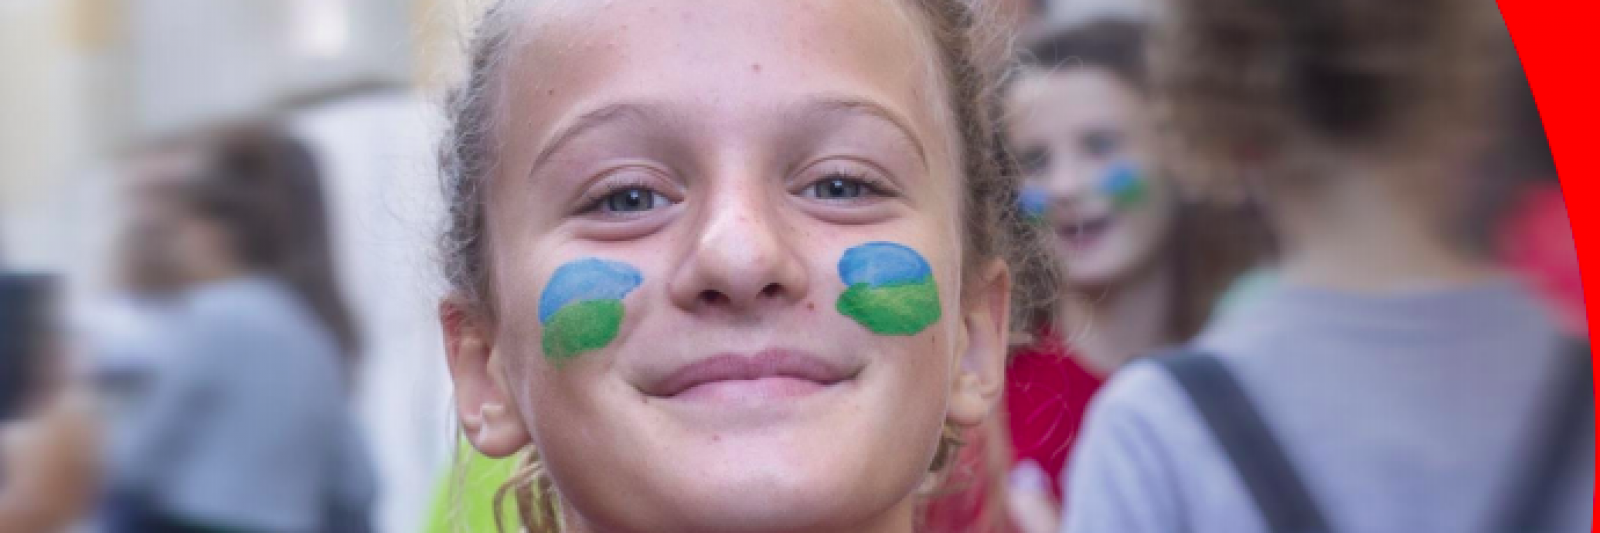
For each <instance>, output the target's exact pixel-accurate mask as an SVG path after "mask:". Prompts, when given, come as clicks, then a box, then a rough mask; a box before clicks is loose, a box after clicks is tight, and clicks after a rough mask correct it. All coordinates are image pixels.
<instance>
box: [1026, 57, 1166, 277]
mask: <svg viewBox="0 0 1600 533" xmlns="http://www.w3.org/2000/svg"><path fill="white" fill-rule="evenodd" d="M1006 104H1007V116H1008V117H1010V127H1009V131H1008V132H1007V136H1008V140H1009V142H1010V143H1011V146H1012V147H1013V150H1014V153H1015V154H1016V156H1017V158H1018V159H1019V160H1020V162H1021V164H1022V168H1023V170H1024V171H1025V172H1027V174H1028V179H1029V182H1028V187H1029V191H1028V192H1027V193H1025V197H1026V196H1030V195H1031V196H1034V197H1036V198H1037V200H1036V201H1035V205H1036V206H1037V207H1036V209H1039V210H1042V212H1041V213H1037V214H1038V216H1040V218H1041V222H1042V223H1046V224H1049V226H1050V227H1051V228H1053V229H1054V230H1055V234H1056V243H1057V245H1058V250H1059V251H1060V252H1061V254H1062V257H1063V258H1064V259H1065V260H1066V262H1067V267H1068V268H1067V276H1068V278H1069V279H1070V280H1071V281H1072V282H1073V283H1075V284H1078V285H1080V286H1088V287H1095V286H1106V285H1113V284H1116V283H1118V282H1119V281H1121V280H1124V279H1127V277H1128V276H1129V275H1130V274H1132V273H1133V272H1134V271H1135V270H1137V269H1138V268H1140V267H1142V266H1144V265H1146V264H1148V263H1149V262H1150V261H1151V260H1152V256H1153V255H1154V254H1155V252H1156V250H1157V249H1158V248H1159V247H1160V246H1161V245H1162V244H1163V242H1164V241H1165V240H1166V237H1167V233H1168V231H1170V227H1171V222H1172V220H1171V219H1172V217H1173V216H1174V214H1175V212H1176V210H1177V203H1176V199H1175V196H1174V194H1173V191H1172V188H1171V185H1170V183H1169V182H1168V180H1165V179H1161V178H1158V177H1156V176H1153V175H1152V174H1151V173H1150V172H1149V170H1150V167H1151V165H1150V164H1149V162H1150V161H1151V154H1150V153H1149V152H1148V151H1147V150H1148V147H1149V146H1150V133H1151V132H1150V128H1149V124H1148V123H1147V122H1146V120H1147V119H1146V116H1145V113H1144V110H1143V109H1144V106H1145V104H1146V102H1145V101H1144V99H1143V98H1141V97H1140V95H1139V94H1138V93H1137V92H1136V91H1134V89H1133V88H1132V87H1130V86H1129V85H1127V84H1126V83H1124V82H1123V81H1122V80H1121V79H1120V78H1118V77H1116V75H1114V74H1112V73H1111V72H1110V71H1108V70H1105V69H1102V68H1098V67H1073V68H1065V69H1061V70H1058V71H1054V72H1039V71H1034V72H1031V73H1029V74H1027V75H1025V76H1022V77H1021V78H1020V79H1019V80H1017V82H1016V84H1015V85H1014V86H1013V87H1012V89H1011V90H1010V93H1009V94H1008V97H1007V102H1006Z"/></svg>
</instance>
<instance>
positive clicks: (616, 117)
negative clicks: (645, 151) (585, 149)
mask: <svg viewBox="0 0 1600 533" xmlns="http://www.w3.org/2000/svg"><path fill="white" fill-rule="evenodd" d="M786 114H790V115H794V116H805V115H812V114H821V115H840V116H868V117H873V118H876V119H878V120H882V121H884V122H887V123H889V125H890V126H893V127H894V129H895V130H896V131H898V132H899V133H900V136H901V137H903V138H904V140H905V141H906V142H907V143H908V144H910V145H911V147H912V148H913V149H914V150H916V152H917V159H918V161H920V162H921V163H922V165H923V168H929V161H928V153H927V149H926V148H925V147H924V146H923V144H922V141H921V139H920V138H918V137H917V135H916V134H915V131H916V130H915V129H913V128H912V127H911V122H910V121H909V120H907V119H906V118H904V117H903V116H901V115H900V114H898V113H895V112H894V111H893V110H891V109H889V108H888V107H885V106H883V105H881V104H878V103H877V102H873V101H872V100H869V99H865V98H859V97H853V96H837V95H825V96H821V97H817V98H813V99H811V100H809V101H807V102H805V103H803V104H801V105H799V106H797V107H796V108H794V109H791V110H789V111H788V112H787V113H786ZM669 118H671V115H670V114H669V113H666V112H664V111H663V110H662V106H661V105H660V104H657V103H651V102H618V103H612V104H607V105H603V106H600V107H598V108H595V109H594V110H591V111H587V112H584V113H583V114H581V115H578V117H577V118H575V119H572V120H571V121H570V122H569V123H568V124H566V125H563V126H560V127H558V128H557V129H556V131H555V133H553V134H551V135H550V137H549V140H548V141H546V142H545V146H544V148H542V149H540V150H539V153H538V155H537V156H535V157H534V159H533V166H532V167H530V170H531V171H537V170H538V169H539V168H540V167H542V166H544V164H545V163H546V162H547V161H548V160H549V159H550V158H551V157H552V156H554V155H555V153H556V152H558V151H560V150H561V148H562V147H563V146H565V145H566V144H567V143H569V142H571V141H572V140H573V139H576V138H578V137H580V136H582V135H583V134H584V133H586V132H588V131H590V130H593V129H596V128H599V127H601V126H604V125H607V124H611V123H615V122H630V121H637V122H653V121H660V120H662V119H669Z"/></svg>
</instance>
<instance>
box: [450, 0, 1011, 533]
mask: <svg viewBox="0 0 1600 533" xmlns="http://www.w3.org/2000/svg"><path fill="white" fill-rule="evenodd" d="M529 9H530V10H532V11H531V12H530V13H526V14H524V15H523V16H525V17H526V21H527V22H525V23H524V24H525V25H526V28H525V30H524V31H525V33H524V36H526V37H527V38H528V39H529V42H528V43H527V44H526V46H524V47H522V48H519V49H516V50H515V52H514V53H513V54H511V57H512V61H511V63H510V64H508V65H507V68H506V70H505V75H506V76H507V78H506V85H505V87H507V91H506V95H507V96H506V97H505V98H504V103H503V107H502V108H501V109H500V111H499V112H500V113H502V115H501V116H503V117H510V118H507V119H506V120H502V121H499V126H498V129H497V130H496V132H495V137H496V138H497V139H503V140H504V142H506V143H508V144H509V145H508V146H507V147H506V148H505V149H502V150H500V153H502V154H504V156H503V157H502V158H501V159H500V160H499V161H497V163H498V165H497V168H498V169H500V170H499V174H497V175H495V176H494V177H493V180H492V182H491V184H490V188H489V190H487V191H486V193H487V194H486V195H485V197H486V198H487V199H488V200H487V201H488V206H487V217H488V218H487V222H488V233H487V235H488V236H489V239H490V240H489V248H490V250H491V253H490V257H491V258H492V262H491V263H490V265H489V269H490V270H491V271H492V272H493V273H494V278H493V280H492V284H493V287H494V291H493V294H492V295H491V298H492V299H493V302H492V303H493V305H494V306H495V311H496V312H495V315H496V323H495V327H494V332H493V333H494V334H493V343H492V344H493V352H494V354H496V355H495V357H496V358H497V360H499V361H503V365H504V366H503V367H504V376H503V378H497V379H503V385H502V387H503V388H505V389H507V391H506V392H507V394H508V395H509V396H510V400H511V404H512V405H513V407H514V409H515V410H516V411H517V413H516V418H517V419H518V420H520V421H521V422H522V423H524V424H525V425H526V428H527V433H528V436H529V437H530V438H531V440H532V442H533V444H534V445H535V446H537V447H538V449H539V452H540V454H541V456H542V458H543V460H544V461H545V464H546V466H547V468H548V471H549V473H550V475H551V476H552V477H553V478H554V481H555V484H556V486H557V488H558V490H559V491H560V493H561V497H562V500H563V504H564V511H565V512H566V513H567V518H568V520H569V521H570V522H569V524H583V525H582V526H580V527H575V529H576V530H578V531H597V530H598V531H612V530H622V531H667V530H672V531H726V530H730V529H739V530H766V529H774V528H790V529H792V528H794V527H802V526H803V527H806V528H816V529H823V530H839V531H845V530H858V529H862V528H863V527H865V524H869V523H871V521H873V520H879V519H881V518H882V516H881V515H882V513H884V512H885V510H895V511H894V512H897V513H901V516H902V517H903V518H905V519H906V520H909V519H910V516H911V508H912V503H914V498H913V496H914V494H915V489H916V487H917V486H918V485H919V484H920V483H921V482H922V481H923V480H924V477H925V476H926V474H927V473H928V468H929V465H930V462H931V460H932V458H933V454H934V451H935V450H936V449H937V445H938V440H939V435H940V433H941V427H942V426H943V425H944V423H945V422H946V421H947V420H954V419H957V418H958V417H957V415H954V414H951V413H955V412H957V411H958V408H957V407H955V406H957V405H959V401H958V400H959V399H960V398H962V397H963V396H962V395H961V394H959V393H957V392H955V391H959V390H963V389H961V388H960V387H959V386H958V385H957V384H958V383H960V382H962V381H963V380H961V379H957V378H958V377H960V375H961V374H960V372H962V370H961V368H963V366H962V365H963V357H964V356H965V354H967V353H968V352H961V353H957V350H958V349H959V348H960V347H970V346H974V345H977V344H981V343H980V342H979V341H976V340H973V341H971V342H969V339H971V338H972V334H970V333H969V328H970V327H971V326H970V324H971V323H972V321H971V320H963V319H962V318H961V317H964V316H967V315H964V311H963V309H962V308H960V307H958V305H960V304H964V303H965V302H963V300H962V299H961V298H958V295H960V294H962V292H961V291H962V283H963V281H964V280H963V278H962V276H961V272H960V268H961V265H962V256H961V249H960V243H961V242H962V238H961V221H960V220H959V216H958V208H957V206H958V205H959V194H960V187H959V185H960V181H959V180H960V178H959V175H958V170H957V168H956V165H955V159H956V158H955V156H954V155H953V154H952V153H951V149H952V147H953V146H954V145H955V143H954V142H953V140H952V139H951V137H950V133H949V132H950V131H953V130H951V129H950V128H948V125H947V124H946V123H945V122H944V116H943V115H944V114H943V112H942V109H941V108H940V107H938V106H939V105H941V104H940V103H942V102H944V101H945V97H944V96H940V95H938V94H930V93H929V92H928V88H929V87H938V86H939V84H938V82H937V81H936V80H937V78H936V77H934V76H935V74H934V73H930V72H926V71H925V70H923V68H924V67H923V65H927V64H928V63H929V62H928V61H925V60H924V54H926V53H931V52H928V51H925V50H924V49H923V48H921V47H923V46H924V43H925V41H926V39H924V36H923V35H922V34H921V33H919V30H918V28H916V27H914V26H912V25H911V24H913V21H915V20H919V18H918V17H914V16H910V14H908V13H902V12H899V11H898V10H900V9H905V7H904V6H902V5H900V3H898V2H856V1H853V0H823V1H817V2H777V3H771V2H725V1H705V0H646V1H638V2H552V3H539V4H536V5H534V6H533V7H530V8H529ZM821 37H826V38H821ZM864 243H865V244H864ZM1003 291H1004V288H1002V289H1001V292H1003ZM1004 307H1005V306H1004V304H1003V303H1002V304H1000V305H998V308H999V309H1001V310H1002V315H1003V309H1004ZM969 313H970V312H969ZM951 317H956V318H951ZM1000 320H1001V322H999V323H998V324H999V326H998V327H999V328H1000V330H1002V331H1003V329H1004V322H1003V320H1004V318H1003V316H1002V318H1001V319H1000ZM994 337H997V338H998V337H1003V336H1002V335H999V334H996V335H994ZM1001 342H1003V341H997V342H995V343H993V344H994V346H997V347H1003V344H1000V343H1001ZM994 351H996V352H1000V351H1002V350H1001V349H999V348H997V349H996V350H994ZM996 360H998V356H997V357H996ZM996 368H998V365H996ZM461 382H462V380H461V379H460V378H459V377H458V379H457V383H458V385H459V384H460V383H461ZM458 395H462V392H461V391H460V390H459V389H458ZM980 412H981V411H980ZM973 416H974V417H981V416H982V415H981V414H978V415H973ZM973 422H974V423H975V420H974V421H973ZM963 423H966V422H963ZM619 487H626V488H627V490H618V489H619Z"/></svg>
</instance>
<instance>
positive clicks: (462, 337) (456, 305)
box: [439, 297, 530, 457]
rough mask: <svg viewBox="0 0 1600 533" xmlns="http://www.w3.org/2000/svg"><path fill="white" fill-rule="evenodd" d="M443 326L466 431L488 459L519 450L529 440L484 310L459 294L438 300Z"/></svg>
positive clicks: (461, 416) (460, 411)
mask: <svg viewBox="0 0 1600 533" xmlns="http://www.w3.org/2000/svg"><path fill="white" fill-rule="evenodd" d="M439 325H440V326H441V327H443V328H444V340H445V353H446V357H447V360H448V362H449V365H450V379H451V381H453V382H454V383H455V400H456V416H457V418H459V419H461V429H462V432H464V433H465V434H466V436H467V440H468V441H469V442H471V443H472V446H473V447H475V448H477V449H478V452H480V453H482V454H484V455H487V456H489V457H505V456H508V455H511V454H513V453H516V452H517V450H520V449H522V447H523V446H526V445H527V444H528V443H529V442H530V438H529V436H528V430H527V426H526V425H525V424H523V422H522V417H521V416H519V415H518V413H517V411H516V409H515V408H514V406H515V403H514V402H512V401H511V399H512V396H511V395H510V394H508V390H509V389H507V388H506V383H505V375H506V374H505V369H504V368H503V366H502V363H501V361H500V357H499V356H498V352H497V351H496V350H495V348H494V346H495V345H494V328H493V327H492V325H491V324H490V323H489V321H488V320H487V319H485V318H484V317H483V315H482V313H479V312H477V311H475V310H474V309H473V308H472V307H470V306H469V304H467V303H466V302H465V301H464V300H462V299H460V298H454V297H452V298H446V299H445V300H444V301H443V302H441V303H440V304H439Z"/></svg>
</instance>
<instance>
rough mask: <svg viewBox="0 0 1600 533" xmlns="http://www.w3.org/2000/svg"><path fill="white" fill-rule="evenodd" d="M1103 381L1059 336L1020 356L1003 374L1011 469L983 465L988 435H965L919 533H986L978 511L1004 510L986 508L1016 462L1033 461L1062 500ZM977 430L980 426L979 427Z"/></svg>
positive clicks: (987, 522) (986, 522) (999, 505)
mask: <svg viewBox="0 0 1600 533" xmlns="http://www.w3.org/2000/svg"><path fill="white" fill-rule="evenodd" d="M1103 382H1104V380H1103V379H1102V378H1101V377H1099V376H1096V375H1094V374H1092V373H1090V372H1089V371H1088V370H1087V369H1085V368H1084V367H1082V366H1081V365H1079V364H1078V361H1077V359H1075V358H1073V357H1071V356H1070V355H1069V354H1068V352H1067V348H1066V347H1065V346H1064V345H1063V344H1062V343H1061V341H1060V339H1059V338H1057V336H1055V335H1052V334H1048V333H1047V334H1044V335H1041V338H1040V340H1039V342H1037V343H1035V344H1034V345H1033V346H1031V347H1029V348H1026V349H1023V350H1021V351H1019V352H1018V353H1017V354H1016V355H1015V356H1013V357H1012V359H1011V364H1010V365H1009V366H1008V367H1007V368H1006V392H1005V413H1004V415H1005V420H1006V422H1007V424H1006V427H1007V429H1008V430H1009V433H1010V437H1011V439H1010V440H1011V450H1010V454H1009V455H1010V456H1011V457H1012V460H1011V462H1010V464H1007V465H1005V466H1004V467H1003V468H996V467H990V466H988V465H989V463H988V462H987V461H986V459H988V458H989V457H990V454H993V453H995V452H996V451H997V450H993V449H991V444H990V443H989V442H988V440H989V439H988V437H987V436H986V435H987V434H986V433H984V432H982V431H973V432H969V434H968V435H966V436H964V440H965V441H966V445H965V446H963V447H962V448H961V452H960V454H959V455H957V457H956V462H955V464H954V465H952V466H951V480H950V483H949V485H950V486H951V488H950V489H949V490H950V492H947V493H943V494H939V495H937V496H935V497H934V498H933V499H932V500H931V501H929V503H928V505H927V507H926V508H925V509H924V511H923V527H922V528H921V531H923V532H924V533H936V532H937V533H946V532H948V533H955V532H961V533H990V532H996V531H1009V530H1012V529H1014V528H1011V527H1009V526H1007V527H1005V528H999V527H996V526H995V525H992V524H996V523H998V522H997V520H995V519H994V518H992V517H989V518H986V517H985V516H984V513H1001V516H1003V515H1004V513H1005V512H1006V509H1005V504H1004V502H993V503H990V502H988V499H989V497H990V496H989V495H990V494H991V492H992V491H993V490H994V489H995V488H996V487H995V484H997V483H1004V482H1005V479H1006V474H1007V473H1009V470H1010V469H1011V467H1012V466H1014V465H1015V464H1016V463H1017V462H1019V461H1022V460H1029V459H1031V460H1033V461H1035V462H1037V463H1039V467H1040V468H1042V469H1044V471H1045V473H1046V474H1047V475H1049V477H1050V490H1051V492H1052V493H1053V494H1054V495H1055V499H1056V501H1060V500H1061V479H1062V476H1063V469H1064V468H1065V467H1066V463H1067V457H1068V456H1069V455H1071V451H1072V444H1073V443H1074V442H1076V441H1077V436H1078V429H1079V426H1080V425H1081V423H1082V421H1083V415H1084V412H1085V411H1086V410H1087V409H1088V407H1089V399H1090V398H1092V397H1093V396H1094V393H1095V391H1096V390H1098V389H1099V388H1100V385H1101V384H1102V383H1103ZM980 429H981V428H980Z"/></svg>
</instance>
